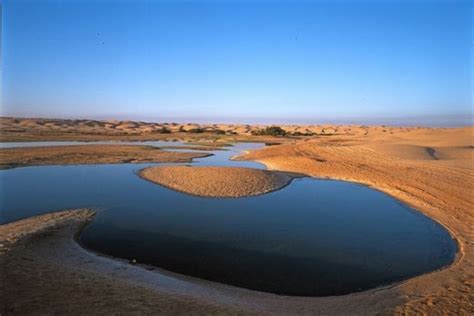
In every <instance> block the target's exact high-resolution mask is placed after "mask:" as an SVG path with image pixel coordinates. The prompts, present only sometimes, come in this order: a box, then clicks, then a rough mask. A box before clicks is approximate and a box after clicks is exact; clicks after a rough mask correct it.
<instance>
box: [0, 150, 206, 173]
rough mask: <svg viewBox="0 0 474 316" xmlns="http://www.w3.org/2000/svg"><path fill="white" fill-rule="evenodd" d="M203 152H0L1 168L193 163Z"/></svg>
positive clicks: (203, 155)
mask: <svg viewBox="0 0 474 316" xmlns="http://www.w3.org/2000/svg"><path fill="white" fill-rule="evenodd" d="M209 155H210V154H209V153H203V152H173V151H164V150H160V149H159V148H155V147H152V146H135V145H74V146H51V147H30V148H6V149H0V168H3V169H5V168H14V167H22V166H39V165H72V164H111V163H145V162H155V163H158V162H191V161H192V159H193V158H200V157H207V156H209Z"/></svg>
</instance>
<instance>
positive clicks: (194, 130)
mask: <svg viewBox="0 0 474 316" xmlns="http://www.w3.org/2000/svg"><path fill="white" fill-rule="evenodd" d="M203 132H204V130H203V129H202V128H190V129H188V133H203Z"/></svg>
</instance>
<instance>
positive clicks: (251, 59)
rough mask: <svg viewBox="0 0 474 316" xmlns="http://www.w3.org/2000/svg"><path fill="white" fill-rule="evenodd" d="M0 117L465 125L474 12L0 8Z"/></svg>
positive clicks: (373, 4) (146, 4)
mask: <svg viewBox="0 0 474 316" xmlns="http://www.w3.org/2000/svg"><path fill="white" fill-rule="evenodd" d="M2 13H3V14H2V16H3V18H2V31H3V38H2V54H3V65H2V66H3V80H2V81H3V82H2V94H3V96H2V115H4V116H6V115H8V116H26V117H63V118H65V117H71V118H77V117H82V118H99V119H105V118H118V119H137V120H147V121H163V120H175V121H201V122H204V121H205V122H208V121H215V122H250V123H252V122H266V123H271V122H278V123H280V122H291V123H294V122H298V123H318V122H331V121H332V122H364V123H367V122H369V123H371V122H373V123H384V124H390V123H392V124H404V123H407V124H408V123H410V124H411V123H414V124H418V123H423V124H435V125H436V124H445V125H452V124H460V123H464V124H465V123H470V121H471V115H472V96H473V95H472V91H471V90H472V85H471V80H472V78H471V77H472V71H473V66H472V63H471V59H472V52H471V48H472V40H473V34H472V32H473V29H472V28H473V26H472V24H473V6H472V2H470V1H456V0H452V1H436V0H433V1H427V0H423V1H421V0H420V1H394V0H379V1H376V0H372V1H300V2H298V1H232V2H231V1H131V0H130V1H106V0H103V1H78V0H71V1H40V0H35V1H22V0H15V1H12V0H4V1H3V5H2Z"/></svg>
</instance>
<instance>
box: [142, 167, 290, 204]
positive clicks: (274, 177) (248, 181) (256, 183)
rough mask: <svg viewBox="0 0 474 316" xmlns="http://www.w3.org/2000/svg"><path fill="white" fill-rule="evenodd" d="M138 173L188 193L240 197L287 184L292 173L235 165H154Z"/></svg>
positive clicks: (150, 179)
mask: <svg viewBox="0 0 474 316" xmlns="http://www.w3.org/2000/svg"><path fill="white" fill-rule="evenodd" d="M139 175H140V176H141V177H142V178H144V179H146V180H148V181H151V182H153V183H156V184H159V185H162V186H164V187H167V188H171V189H173V190H176V191H180V192H184V193H187V194H192V195H198V196H206V197H243V196H252V195H260V194H265V193H268V192H272V191H275V190H279V189H281V188H282V187H284V186H286V185H288V183H290V181H291V179H292V176H291V175H290V174H285V173H283V172H272V171H268V170H258V169H251V168H237V167H194V166H193V167H191V166H157V167H149V168H145V169H143V170H141V171H140V173H139Z"/></svg>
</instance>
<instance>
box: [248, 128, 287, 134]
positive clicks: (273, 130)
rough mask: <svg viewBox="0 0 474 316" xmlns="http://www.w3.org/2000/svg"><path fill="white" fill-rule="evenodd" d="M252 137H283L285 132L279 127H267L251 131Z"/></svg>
mask: <svg viewBox="0 0 474 316" xmlns="http://www.w3.org/2000/svg"><path fill="white" fill-rule="evenodd" d="M251 133H252V135H271V136H285V135H286V131H285V130H284V129H283V128H281V127H280V126H268V127H266V128H265V129H261V130H258V131H252V132H251Z"/></svg>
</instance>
